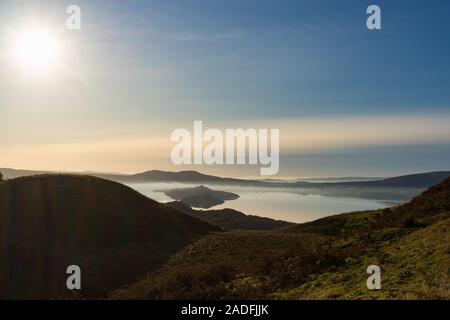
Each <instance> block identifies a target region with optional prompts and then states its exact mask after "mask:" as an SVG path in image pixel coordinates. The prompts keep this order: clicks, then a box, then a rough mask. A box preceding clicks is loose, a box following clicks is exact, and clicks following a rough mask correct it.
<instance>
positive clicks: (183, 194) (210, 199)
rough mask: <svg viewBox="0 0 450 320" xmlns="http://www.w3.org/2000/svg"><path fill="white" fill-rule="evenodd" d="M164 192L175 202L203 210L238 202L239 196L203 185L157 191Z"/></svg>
mask: <svg viewBox="0 0 450 320" xmlns="http://www.w3.org/2000/svg"><path fill="white" fill-rule="evenodd" d="M155 191H158V192H164V193H165V194H166V195H167V196H168V197H170V198H172V199H173V200H176V201H180V202H182V203H183V204H185V205H187V206H189V207H194V208H201V209H209V208H212V207H214V206H217V205H220V204H223V203H225V201H229V200H236V199H238V198H239V195H238V194H236V193H232V192H225V191H219V190H213V189H210V188H207V187H205V186H203V185H201V186H198V187H192V188H177V189H166V190H155Z"/></svg>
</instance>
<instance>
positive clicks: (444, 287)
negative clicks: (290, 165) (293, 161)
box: [110, 179, 450, 299]
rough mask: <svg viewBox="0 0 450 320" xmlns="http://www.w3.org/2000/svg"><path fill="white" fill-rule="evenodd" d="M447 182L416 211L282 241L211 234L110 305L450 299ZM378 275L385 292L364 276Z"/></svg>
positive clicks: (362, 215)
mask: <svg viewBox="0 0 450 320" xmlns="http://www.w3.org/2000/svg"><path fill="white" fill-rule="evenodd" d="M449 216H450V179H447V180H446V181H444V182H442V183H441V184H439V185H437V186H435V187H432V188H431V189H429V190H428V191H426V192H424V193H423V194H421V195H420V196H418V197H416V198H414V199H413V200H412V201H411V202H410V203H408V204H405V205H402V206H399V207H396V208H393V209H384V210H376V211H366V212H354V213H348V214H342V215H337V216H332V217H327V218H324V219H320V220H317V221H315V222H311V223H306V224H302V225H296V226H293V227H289V228H285V229H282V230H276V231H229V232H224V233H219V234H211V235H209V236H206V237H204V238H202V239H200V240H199V241H197V242H195V243H193V244H191V245H190V246H188V247H186V248H185V249H184V250H182V251H181V252H179V253H178V254H176V255H175V256H173V257H172V258H171V259H170V261H169V262H167V263H166V264H164V266H163V267H161V268H159V269H158V270H156V271H154V272H150V273H149V274H148V275H147V276H146V277H144V278H143V279H142V280H140V281H138V282H136V283H135V284H133V285H131V286H128V287H126V288H124V289H122V290H116V291H114V292H112V293H111V294H110V297H111V298H136V299H145V298H149V299H155V298H157V299H158V298H159V299H161V298H163V299H167V298H174V299H181V298H195V299H221V298H243V299H262V298H270V299H385V298H389V299H416V298H442V299H449V298H450V281H449V272H450V270H449V268H450V219H449ZM370 264H376V265H379V266H380V267H381V268H382V272H383V273H382V290H379V291H369V290H368V289H367V287H366V279H367V277H368V275H367V274H366V268H367V266H369V265H370Z"/></svg>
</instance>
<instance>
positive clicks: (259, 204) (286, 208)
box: [127, 182, 396, 223]
mask: <svg viewBox="0 0 450 320" xmlns="http://www.w3.org/2000/svg"><path fill="white" fill-rule="evenodd" d="M127 185H128V186H130V187H131V188H133V189H135V190H137V191H138V192H140V193H142V194H144V195H146V196H147V197H149V198H151V199H154V200H156V201H159V202H169V201H173V200H172V199H171V198H170V197H168V196H166V195H165V194H164V193H163V192H158V191H155V190H161V189H172V188H188V187H195V186H198V185H199V184H188V183H176V182H173V183H167V182H164V183H128V184H127ZM204 185H205V186H207V187H208V188H211V189H214V190H222V191H228V192H234V193H237V194H239V196H240V198H239V199H237V200H232V201H227V202H225V203H224V204H222V205H219V206H215V207H213V208H211V209H223V208H231V209H235V210H238V211H241V212H243V213H245V214H247V215H256V216H261V217H268V218H273V219H280V220H285V221H291V222H297V223H302V222H308V221H313V220H316V219H319V218H323V217H326V216H330V215H334V214H338V213H343V212H351V211H362V210H373V209H380V208H386V207H389V206H393V205H395V204H396V202H387V201H381V200H370V199H359V198H343V197H330V196H321V195H305V194H299V193H298V191H297V192H296V190H292V189H283V188H279V189H278V188H259V187H244V186H229V185H210V184H204Z"/></svg>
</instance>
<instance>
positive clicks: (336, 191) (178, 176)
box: [0, 168, 450, 201]
mask: <svg viewBox="0 0 450 320" xmlns="http://www.w3.org/2000/svg"><path fill="white" fill-rule="evenodd" d="M0 172H2V173H3V175H4V176H5V178H6V179H11V178H15V177H20V176H30V175H36V174H42V173H52V172H45V171H30V170H16V169H8V168H4V169H0ZM53 173H54V172H53ZM72 174H85V173H72ZM89 175H92V176H95V177H98V178H103V179H108V180H112V181H117V182H121V183H129V184H131V183H146V182H179V183H190V184H197V183H198V184H206V185H236V186H247V187H264V188H284V189H289V190H290V191H291V192H296V193H300V194H317V195H324V196H335V197H355V198H366V199H375V200H386V201H408V200H410V199H411V198H412V197H413V196H415V195H416V194H418V193H420V192H421V191H423V190H425V189H426V188H429V187H430V186H432V185H434V184H436V183H439V182H441V181H443V180H445V179H446V178H448V177H450V171H435V172H426V173H417V174H410V175H403V176H398V177H391V178H383V179H381V178H380V179H377V180H371V181H339V182H330V181H327V182H323V181H322V182H318V181H315V182H308V181H296V182H293V181H292V180H275V181H264V180H251V179H236V178H223V177H218V176H213V175H207V174H203V173H200V172H197V171H179V172H170V171H160V170H150V171H146V172H142V173H136V174H111V173H94V172H91V173H89ZM320 179H323V178H320ZM330 179H338V178H330ZM343 179H346V178H343ZM354 179H356V177H354ZM361 179H364V178H361Z"/></svg>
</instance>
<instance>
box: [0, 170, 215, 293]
mask: <svg viewBox="0 0 450 320" xmlns="http://www.w3.org/2000/svg"><path fill="white" fill-rule="evenodd" d="M220 230H221V229H220V228H218V227H215V226H212V225H210V224H209V223H206V222H204V221H201V220H199V219H196V218H193V217H190V216H188V215H186V214H183V213H181V212H179V211H178V210H175V209H172V208H169V207H168V206H165V205H162V204H159V203H158V202H156V201H153V200H150V199H148V198H147V197H145V196H143V195H141V194H140V193H138V192H136V191H134V190H133V189H131V188H128V187H126V186H124V185H121V184H118V183H116V182H111V181H107V180H103V179H99V178H94V177H89V176H71V175H40V176H32V177H23V178H17V179H13V180H8V181H6V182H0V232H1V236H0V248H1V250H0V298H8V299H11V298H14V299H15V298H58V297H99V296H102V295H104V294H106V292H108V291H109V290H111V289H113V288H117V287H119V286H121V285H124V284H126V283H129V282H130V281H134V280H136V279H137V277H139V276H141V275H143V274H144V273H146V272H148V271H149V270H151V269H152V267H153V266H155V265H157V264H159V263H161V262H162V261H164V259H166V258H167V257H168V256H169V255H171V254H173V253H174V252H175V251H176V250H179V249H180V248H182V247H184V246H186V245H188V244H189V243H191V242H193V241H194V240H197V239H199V238H200V237H202V236H204V235H206V234H207V233H209V232H213V231H220ZM72 264H75V265H79V266H80V267H81V270H82V288H83V289H82V290H81V292H78V293H77V294H76V296H73V295H72V292H69V291H68V290H67V289H66V279H67V275H66V268H67V266H69V265H72Z"/></svg>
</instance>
